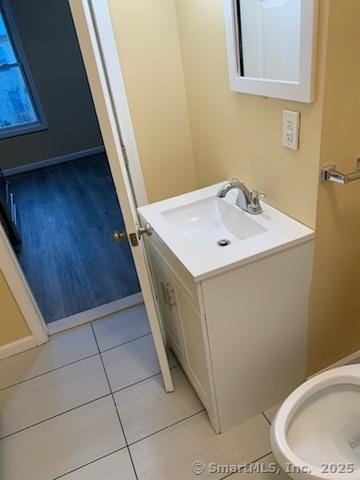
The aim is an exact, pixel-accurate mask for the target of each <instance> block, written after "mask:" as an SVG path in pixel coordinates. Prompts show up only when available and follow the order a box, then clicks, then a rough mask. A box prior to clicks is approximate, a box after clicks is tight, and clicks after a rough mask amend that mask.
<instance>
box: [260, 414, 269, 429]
mask: <svg viewBox="0 0 360 480" xmlns="http://www.w3.org/2000/svg"><path fill="white" fill-rule="evenodd" d="M261 413H262V414H263V415H264V417H265V420H266V421H267V422H268V424H269V425H270V426H271V422H270V420H269V419H268V417H267V416H266V414H265V412H261Z"/></svg>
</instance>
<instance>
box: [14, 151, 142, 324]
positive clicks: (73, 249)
mask: <svg viewBox="0 0 360 480" xmlns="http://www.w3.org/2000/svg"><path fill="white" fill-rule="evenodd" d="M8 181H9V182H10V183H11V185H12V189H13V191H14V194H15V198H16V202H17V205H18V209H19V213H20V218H21V232H22V246H21V249H20V250H19V252H18V257H19V260H20V263H21V265H22V267H23V269H24V272H25V275H26V278H27V280H28V282H29V284H30V286H31V288H32V291H33V293H34V295H35V298H36V300H37V302H38V304H39V307H40V309H41V311H42V314H43V316H44V318H45V320H46V322H47V323H49V322H52V321H54V320H57V319H60V318H64V317H67V316H69V315H73V314H75V313H79V312H82V311H84V310H88V309H90V308H94V307H97V306H99V305H103V304H105V303H109V302H112V301H114V300H117V299H120V298H123V297H126V296H128V295H131V294H133V293H136V292H139V284H138V280H137V275H136V271H135V267H134V264H133V259H132V257H131V253H130V247H129V245H128V243H127V242H123V243H122V244H115V243H114V242H113V240H112V236H111V234H112V231H113V230H115V229H120V230H121V229H123V227H124V222H123V219H122V215H121V211H120V208H119V204H118V201H117V196H116V193H115V187H114V184H113V181H112V177H111V174H110V170H109V166H108V162H107V159H106V156H105V154H101V155H95V156H91V157H86V158H82V159H79V160H74V161H71V162H66V163H62V164H59V165H54V166H51V167H46V168H42V169H39V170H34V171H31V172H26V173H22V174H18V175H13V176H11V177H8Z"/></svg>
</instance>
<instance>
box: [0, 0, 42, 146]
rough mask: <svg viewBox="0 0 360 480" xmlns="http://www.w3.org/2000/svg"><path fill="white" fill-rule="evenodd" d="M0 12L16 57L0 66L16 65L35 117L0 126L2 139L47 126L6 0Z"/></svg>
mask: <svg viewBox="0 0 360 480" xmlns="http://www.w3.org/2000/svg"><path fill="white" fill-rule="evenodd" d="M0 13H1V15H2V17H3V20H4V23H5V27H6V30H7V34H8V36H9V39H10V42H11V46H12V48H13V50H14V54H15V57H16V63H12V64H9V65H8V64H5V65H1V66H0V68H12V67H18V68H19V69H20V71H21V73H22V76H23V79H24V82H25V85H26V87H27V91H28V95H29V98H30V101H31V104H32V107H33V109H34V112H35V115H36V118H37V120H36V121H35V122H29V123H25V124H22V125H12V126H9V127H0V139H3V138H10V137H15V136H19V135H26V134H29V133H35V132H39V131H42V130H46V129H47V128H48V126H47V122H46V117H45V113H44V110H43V108H42V105H41V101H40V97H39V94H38V91H37V88H36V86H35V82H34V79H33V76H32V74H31V70H30V66H29V63H28V61H27V59H26V55H25V51H24V49H23V46H22V43H21V40H20V36H19V34H18V31H17V27H16V24H15V20H14V17H13V15H12V12H11V9H10V5H9V3H8V1H7V0H0Z"/></svg>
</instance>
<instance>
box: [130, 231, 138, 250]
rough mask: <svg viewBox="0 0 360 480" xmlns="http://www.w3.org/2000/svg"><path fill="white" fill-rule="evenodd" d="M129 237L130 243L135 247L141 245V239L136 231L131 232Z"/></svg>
mask: <svg viewBox="0 0 360 480" xmlns="http://www.w3.org/2000/svg"><path fill="white" fill-rule="evenodd" d="M129 239H130V243H131V245H132V246H133V247H138V246H139V241H138V237H137V235H136V233H130V234H129Z"/></svg>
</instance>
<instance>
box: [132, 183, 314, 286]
mask: <svg viewBox="0 0 360 480" xmlns="http://www.w3.org/2000/svg"><path fill="white" fill-rule="evenodd" d="M224 183H225V182H221V183H219V184H216V185H212V186H210V187H206V188H202V189H200V190H196V191H194V192H190V193H187V194H185V195H180V196H177V197H173V198H169V199H167V200H163V201H160V202H157V203H152V204H150V205H146V206H143V207H140V208H138V211H139V213H140V215H141V216H142V217H143V218H144V220H145V221H146V222H148V223H150V224H151V225H152V227H153V228H154V230H155V231H156V233H157V234H158V235H159V237H160V238H161V239H162V240H163V241H164V242H165V244H166V245H167V247H168V248H169V249H170V250H171V251H172V252H173V253H174V255H175V256H176V257H177V258H178V259H179V260H180V262H181V263H182V264H183V265H184V266H185V267H186V269H187V270H188V271H189V272H190V273H191V275H192V276H193V277H194V279H195V280H196V281H201V280H204V279H205V278H209V277H211V276H214V275H218V274H219V273H222V272H224V271H226V270H230V269H233V268H236V267H239V266H241V265H244V264H246V263H249V262H253V261H255V260H258V259H260V258H263V257H265V256H267V255H270V254H272V253H275V252H278V251H281V250H284V249H286V248H289V247H291V246H294V245H298V244H300V243H304V242H307V241H309V240H312V239H313V238H314V237H315V233H314V231H313V230H311V229H310V228H308V227H306V226H305V225H303V224H301V223H299V222H297V221H296V220H294V219H292V218H291V217H289V216H287V215H285V214H284V213H282V212H280V211H279V210H276V209H275V208H273V207H271V206H270V205H268V204H267V203H265V202H261V205H262V208H263V213H261V214H259V215H251V214H248V213H246V212H243V211H242V210H241V209H239V214H242V215H245V216H246V217H248V218H249V219H251V220H252V221H254V222H255V223H257V224H258V225H259V226H260V227H262V229H263V231H262V232H261V233H259V234H257V235H255V236H252V237H250V238H247V239H245V240H241V241H237V242H236V243H233V244H231V245H229V246H227V247H225V248H221V247H217V248H213V249H212V251H211V252H210V250H209V249H207V248H205V245H204V247H203V248H202V246H201V245H200V244H199V242H198V243H197V244H195V243H194V242H193V241H192V239H188V238H186V236H184V235H183V234H181V233H180V232H179V230H178V229H177V228H176V226H174V224H172V223H171V222H170V221H169V220H168V219H167V216H166V215H164V213H165V212H168V211H169V210H172V209H174V208H178V207H183V206H189V207H190V206H191V204H192V203H194V202H199V201H202V200H206V199H208V198H213V197H216V194H217V192H218V190H219V188H220V186H221V185H223V184H224ZM236 197H237V191H236V190H232V191H230V192H229V193H228V195H227V196H226V198H225V199H221V201H224V202H227V203H229V204H230V205H233V206H235V200H236ZM235 208H236V209H238V208H239V207H236V206H235ZM262 229H261V230H262Z"/></svg>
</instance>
